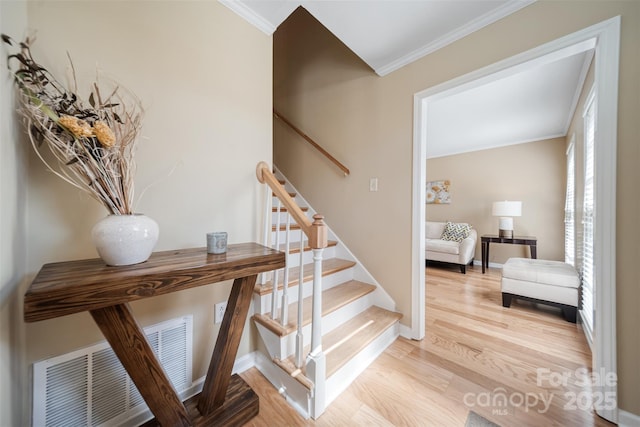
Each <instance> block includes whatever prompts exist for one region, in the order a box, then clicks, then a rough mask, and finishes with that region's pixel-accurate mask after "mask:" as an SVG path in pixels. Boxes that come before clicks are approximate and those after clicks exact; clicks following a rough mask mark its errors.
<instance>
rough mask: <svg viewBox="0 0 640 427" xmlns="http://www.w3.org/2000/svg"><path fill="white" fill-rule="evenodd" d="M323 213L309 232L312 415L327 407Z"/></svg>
mask: <svg viewBox="0 0 640 427" xmlns="http://www.w3.org/2000/svg"><path fill="white" fill-rule="evenodd" d="M323 219H324V217H323V216H322V215H314V216H313V223H312V224H311V232H310V233H309V245H310V246H311V249H312V250H313V305H312V313H311V317H312V324H311V352H310V353H309V356H308V360H307V373H309V376H310V378H311V380H312V381H313V383H314V385H315V386H314V399H313V406H312V408H311V412H312V414H311V416H312V417H313V418H317V417H319V416H320V415H321V414H322V413H323V412H324V409H325V393H326V391H325V375H326V360H325V355H324V352H323V351H322V252H323V251H324V248H326V247H327V227H326V225H325V224H324V221H323Z"/></svg>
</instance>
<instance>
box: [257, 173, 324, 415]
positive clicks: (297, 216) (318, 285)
mask: <svg viewBox="0 0 640 427" xmlns="http://www.w3.org/2000/svg"><path fill="white" fill-rule="evenodd" d="M256 176H257V177H258V181H260V182H261V183H266V184H267V185H268V186H269V187H270V188H271V189H272V190H273V193H274V195H275V196H276V197H277V198H278V204H277V206H278V207H277V220H276V228H275V231H276V246H275V247H276V248H278V250H279V248H280V219H281V218H280V212H281V204H282V203H283V204H284V207H285V209H286V211H287V214H288V215H291V216H293V218H294V220H295V221H296V223H297V224H298V225H299V226H300V228H301V230H302V231H303V232H304V234H305V235H306V236H307V237H308V240H309V247H310V248H311V249H312V251H313V295H312V313H311V317H312V324H311V351H310V352H309V354H308V356H307V361H306V364H307V371H306V373H307V377H308V378H309V379H310V380H311V381H312V383H313V395H314V398H313V402H312V403H311V405H312V407H311V416H312V417H313V418H317V417H319V416H320V414H322V413H323V412H324V410H325V394H326V358H325V354H324V353H323V351H322V254H323V250H324V248H326V247H327V244H328V242H327V227H326V225H325V224H324V222H323V218H324V217H323V216H322V215H314V216H313V220H314V221H313V223H312V222H311V221H310V220H309V218H307V217H306V215H305V214H304V212H302V210H301V209H300V207H299V206H298V205H297V204H296V203H295V201H294V200H293V199H292V198H291V196H290V195H289V194H288V193H287V192H286V191H285V189H284V188H283V186H282V185H281V184H280V183H279V182H278V180H277V179H276V177H275V176H274V175H273V173H272V172H271V168H269V166H268V164H266V163H265V162H260V163H259V164H258V166H257V168H256ZM289 228H290V227H289V223H287V234H286V235H287V240H288V239H289V232H288V231H289ZM303 251H304V240H303V239H302V241H301V242H300V253H301V255H302V252H303ZM288 252H289V249H288V248H287V255H288ZM299 268H300V279H299V283H298V292H299V295H301V296H300V297H299V302H298V316H299V320H298V327H299V328H301V325H302V319H301V317H300V316H302V302H303V298H302V287H303V277H304V276H303V272H302V270H303V264H302V261H301V265H300V267H299ZM286 271H287V269H286V267H285V272H286ZM285 274H288V273H285ZM277 275H278V272H277V271H276V272H274V280H273V293H272V296H271V301H272V307H271V318H272V319H273V320H275V319H276V315H277V314H278V313H277V290H278V281H277ZM286 285H287V284H286V280H285V284H284V286H283V290H284V289H286ZM283 306H286V304H285V303H284V302H283ZM282 320H283V322H286V319H285V318H284V315H283V319H282ZM298 334H299V336H300V338H298V335H296V340H297V341H296V345H297V347H298V348H299V347H302V344H301V342H302V331H301V330H299V331H298ZM298 341H299V342H300V344H298ZM301 353H302V350H300V351H299V352H298V354H299V355H297V359H301V358H302V356H301ZM300 364H302V362H301V361H300Z"/></svg>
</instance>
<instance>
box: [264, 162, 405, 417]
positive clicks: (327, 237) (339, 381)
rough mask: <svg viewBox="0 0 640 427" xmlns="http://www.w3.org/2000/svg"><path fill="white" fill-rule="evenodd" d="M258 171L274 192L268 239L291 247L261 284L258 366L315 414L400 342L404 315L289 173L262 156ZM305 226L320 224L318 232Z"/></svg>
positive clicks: (293, 401)
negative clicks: (272, 167) (282, 265)
mask: <svg viewBox="0 0 640 427" xmlns="http://www.w3.org/2000/svg"><path fill="white" fill-rule="evenodd" d="M258 178H259V180H260V181H261V182H265V183H267V184H269V186H270V187H271V190H272V191H273V193H272V191H271V190H270V191H268V195H267V198H268V200H266V203H265V205H266V206H267V210H268V214H267V220H266V222H267V223H266V224H265V229H266V230H268V232H267V233H265V242H266V243H265V244H267V245H269V246H271V247H277V248H279V249H280V250H281V251H283V252H285V253H286V258H287V267H286V268H285V269H284V270H280V271H277V272H271V273H270V274H265V275H264V277H262V278H259V280H258V283H257V284H256V287H255V290H254V311H255V313H256V314H255V315H254V316H253V321H254V323H255V325H256V327H257V330H258V332H259V334H260V338H261V344H262V346H261V347H259V348H260V352H259V356H258V360H257V367H258V369H259V370H260V371H261V372H262V373H263V375H264V376H265V377H266V378H267V379H269V381H270V382H271V383H272V384H273V385H274V386H275V387H276V388H277V389H278V390H279V391H280V393H281V394H282V395H283V396H284V397H285V398H286V399H287V401H288V402H289V403H290V404H291V405H292V406H293V407H294V408H296V409H297V410H298V412H300V413H301V414H302V415H303V416H304V417H305V418H308V417H312V418H314V419H315V418H318V417H319V416H320V415H321V414H322V413H323V412H324V410H325V408H326V407H327V406H328V405H329V404H330V403H331V402H332V401H333V400H334V399H335V398H336V397H337V396H338V395H339V394H340V393H341V392H342V391H344V389H346V388H347V387H348V386H349V384H351V382H352V381H353V380H355V378H356V377H357V376H358V375H359V374H360V373H361V372H362V371H363V370H364V369H366V367H367V366H368V365H369V364H370V363H371V362H373V361H374V360H375V359H376V358H377V357H378V355H379V354H380V353H381V352H382V351H384V349H385V348H386V347H387V346H389V345H390V344H391V343H392V342H393V341H395V339H396V338H397V337H398V334H399V323H398V322H399V320H400V318H401V317H402V315H400V314H399V313H396V312H394V311H393V310H394V308H395V303H394V302H393V300H392V299H391V298H390V297H389V295H388V294H387V293H386V292H385V291H384V289H383V288H382V287H380V285H379V284H378V283H377V282H376V281H375V279H374V278H373V277H372V276H371V275H370V274H369V273H368V272H367V271H366V269H365V268H364V267H363V266H362V264H361V263H359V262H358V260H357V259H356V258H355V257H354V256H353V254H352V253H351V252H349V250H348V249H347V248H346V247H345V246H344V244H343V243H342V242H341V241H340V239H339V238H337V236H335V234H333V233H332V232H331V230H329V229H328V227H326V225H325V224H324V223H323V221H322V216H320V215H316V214H315V212H314V211H313V209H312V208H311V207H309V206H308V204H307V203H306V202H305V200H304V199H303V198H302V197H301V196H300V195H298V194H297V192H296V190H295V188H294V187H293V186H292V185H291V184H290V183H288V182H287V181H286V179H285V178H284V176H282V174H280V173H279V172H277V171H276V172H275V174H273V173H272V172H271V170H270V168H268V166H267V165H266V164H265V163H261V164H260V165H258ZM287 198H288V199H289V200H287ZM292 203H293V204H292ZM300 206H302V207H300ZM294 211H295V212H294ZM296 215H304V218H303V219H302V220H300V221H299V222H300V223H296V222H294V221H293V220H292V219H291V218H292V217H294V218H295V217H296ZM309 218H313V223H312V222H311V220H310V219H309ZM305 230H313V231H312V233H311V234H312V235H311V236H310V238H307V236H305V233H304V232H305ZM315 232H317V233H318V234H317V235H313V233H315ZM322 233H325V234H323V235H322ZM287 236H288V238H287ZM318 236H319V237H318ZM301 242H303V243H301ZM300 266H302V268H301V267H300ZM274 283H276V284H277V286H275V293H274V285H273V284H274ZM300 284H302V285H300ZM274 302H275V303H274ZM283 319H284V320H283Z"/></svg>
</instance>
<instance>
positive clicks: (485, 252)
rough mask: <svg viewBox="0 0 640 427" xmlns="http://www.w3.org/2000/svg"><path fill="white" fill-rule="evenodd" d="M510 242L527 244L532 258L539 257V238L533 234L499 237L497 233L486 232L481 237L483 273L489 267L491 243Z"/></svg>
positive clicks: (512, 243)
mask: <svg viewBox="0 0 640 427" xmlns="http://www.w3.org/2000/svg"><path fill="white" fill-rule="evenodd" d="M490 243H508V244H511V245H527V246H529V248H530V249H531V258H537V256H538V255H537V244H538V239H536V238H535V237H533V236H514V237H511V238H509V237H498V236H496V235H495V234H484V235H482V236H481V237H480V244H481V245H482V274H484V271H485V268H489V244H490Z"/></svg>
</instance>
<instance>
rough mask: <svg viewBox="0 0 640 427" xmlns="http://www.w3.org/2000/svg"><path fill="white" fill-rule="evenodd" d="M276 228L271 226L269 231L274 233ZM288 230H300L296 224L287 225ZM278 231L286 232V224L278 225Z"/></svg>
mask: <svg viewBox="0 0 640 427" xmlns="http://www.w3.org/2000/svg"><path fill="white" fill-rule="evenodd" d="M276 228H277V226H276V225H272V226H271V231H276ZM289 230H300V226H299V225H298V224H296V223H291V224H289ZM280 231H287V224H280Z"/></svg>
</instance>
